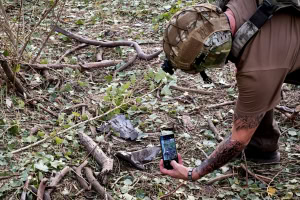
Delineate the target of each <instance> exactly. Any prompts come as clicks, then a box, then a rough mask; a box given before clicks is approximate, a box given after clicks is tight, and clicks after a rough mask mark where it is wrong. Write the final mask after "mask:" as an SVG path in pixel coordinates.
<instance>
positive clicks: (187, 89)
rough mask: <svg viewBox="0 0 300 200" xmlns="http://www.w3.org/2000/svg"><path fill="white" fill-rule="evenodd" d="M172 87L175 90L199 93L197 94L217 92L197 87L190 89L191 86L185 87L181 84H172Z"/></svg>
mask: <svg viewBox="0 0 300 200" xmlns="http://www.w3.org/2000/svg"><path fill="white" fill-rule="evenodd" d="M170 88H171V89H173V90H180V91H183V92H192V93H197V94H204V95H213V94H215V93H214V92H208V91H203V90H195V89H190V88H183V87H179V86H175V85H172V86H170Z"/></svg>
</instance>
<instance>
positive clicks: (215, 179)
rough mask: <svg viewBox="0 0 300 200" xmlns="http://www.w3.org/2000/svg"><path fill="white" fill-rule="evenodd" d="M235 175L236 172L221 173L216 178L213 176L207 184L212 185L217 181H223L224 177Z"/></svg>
mask: <svg viewBox="0 0 300 200" xmlns="http://www.w3.org/2000/svg"><path fill="white" fill-rule="evenodd" d="M235 175H236V174H234V173H232V174H226V175H221V176H218V177H216V178H213V179H211V180H209V181H208V182H207V183H206V184H207V185H211V184H213V183H215V182H217V181H222V180H224V179H227V178H230V177H232V176H235Z"/></svg>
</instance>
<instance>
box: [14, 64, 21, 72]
mask: <svg viewBox="0 0 300 200" xmlns="http://www.w3.org/2000/svg"><path fill="white" fill-rule="evenodd" d="M20 70H21V65H20V64H17V65H16V66H15V67H14V69H13V72H14V73H18V72H20Z"/></svg>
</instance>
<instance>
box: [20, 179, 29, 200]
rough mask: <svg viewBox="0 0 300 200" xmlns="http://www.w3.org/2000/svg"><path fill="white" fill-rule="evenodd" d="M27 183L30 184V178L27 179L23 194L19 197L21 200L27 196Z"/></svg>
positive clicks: (24, 199)
mask: <svg viewBox="0 0 300 200" xmlns="http://www.w3.org/2000/svg"><path fill="white" fill-rule="evenodd" d="M29 182H30V177H28V178H27V180H26V182H25V185H24V187H23V192H22V195H21V200H26V195H27V190H28V185H29Z"/></svg>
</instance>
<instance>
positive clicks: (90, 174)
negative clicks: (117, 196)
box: [84, 167, 113, 200]
mask: <svg viewBox="0 0 300 200" xmlns="http://www.w3.org/2000/svg"><path fill="white" fill-rule="evenodd" d="M84 170H85V176H86V177H87V179H88V180H89V182H90V184H91V185H92V187H93V188H94V189H95V190H96V191H97V192H98V193H99V194H100V196H101V199H105V200H106V199H108V200H113V198H112V197H111V196H110V194H109V193H108V192H106V190H105V188H104V187H102V186H101V185H100V183H99V182H98V181H97V179H96V178H95V177H94V175H93V171H92V170H91V168H88V167H85V168H84Z"/></svg>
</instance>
